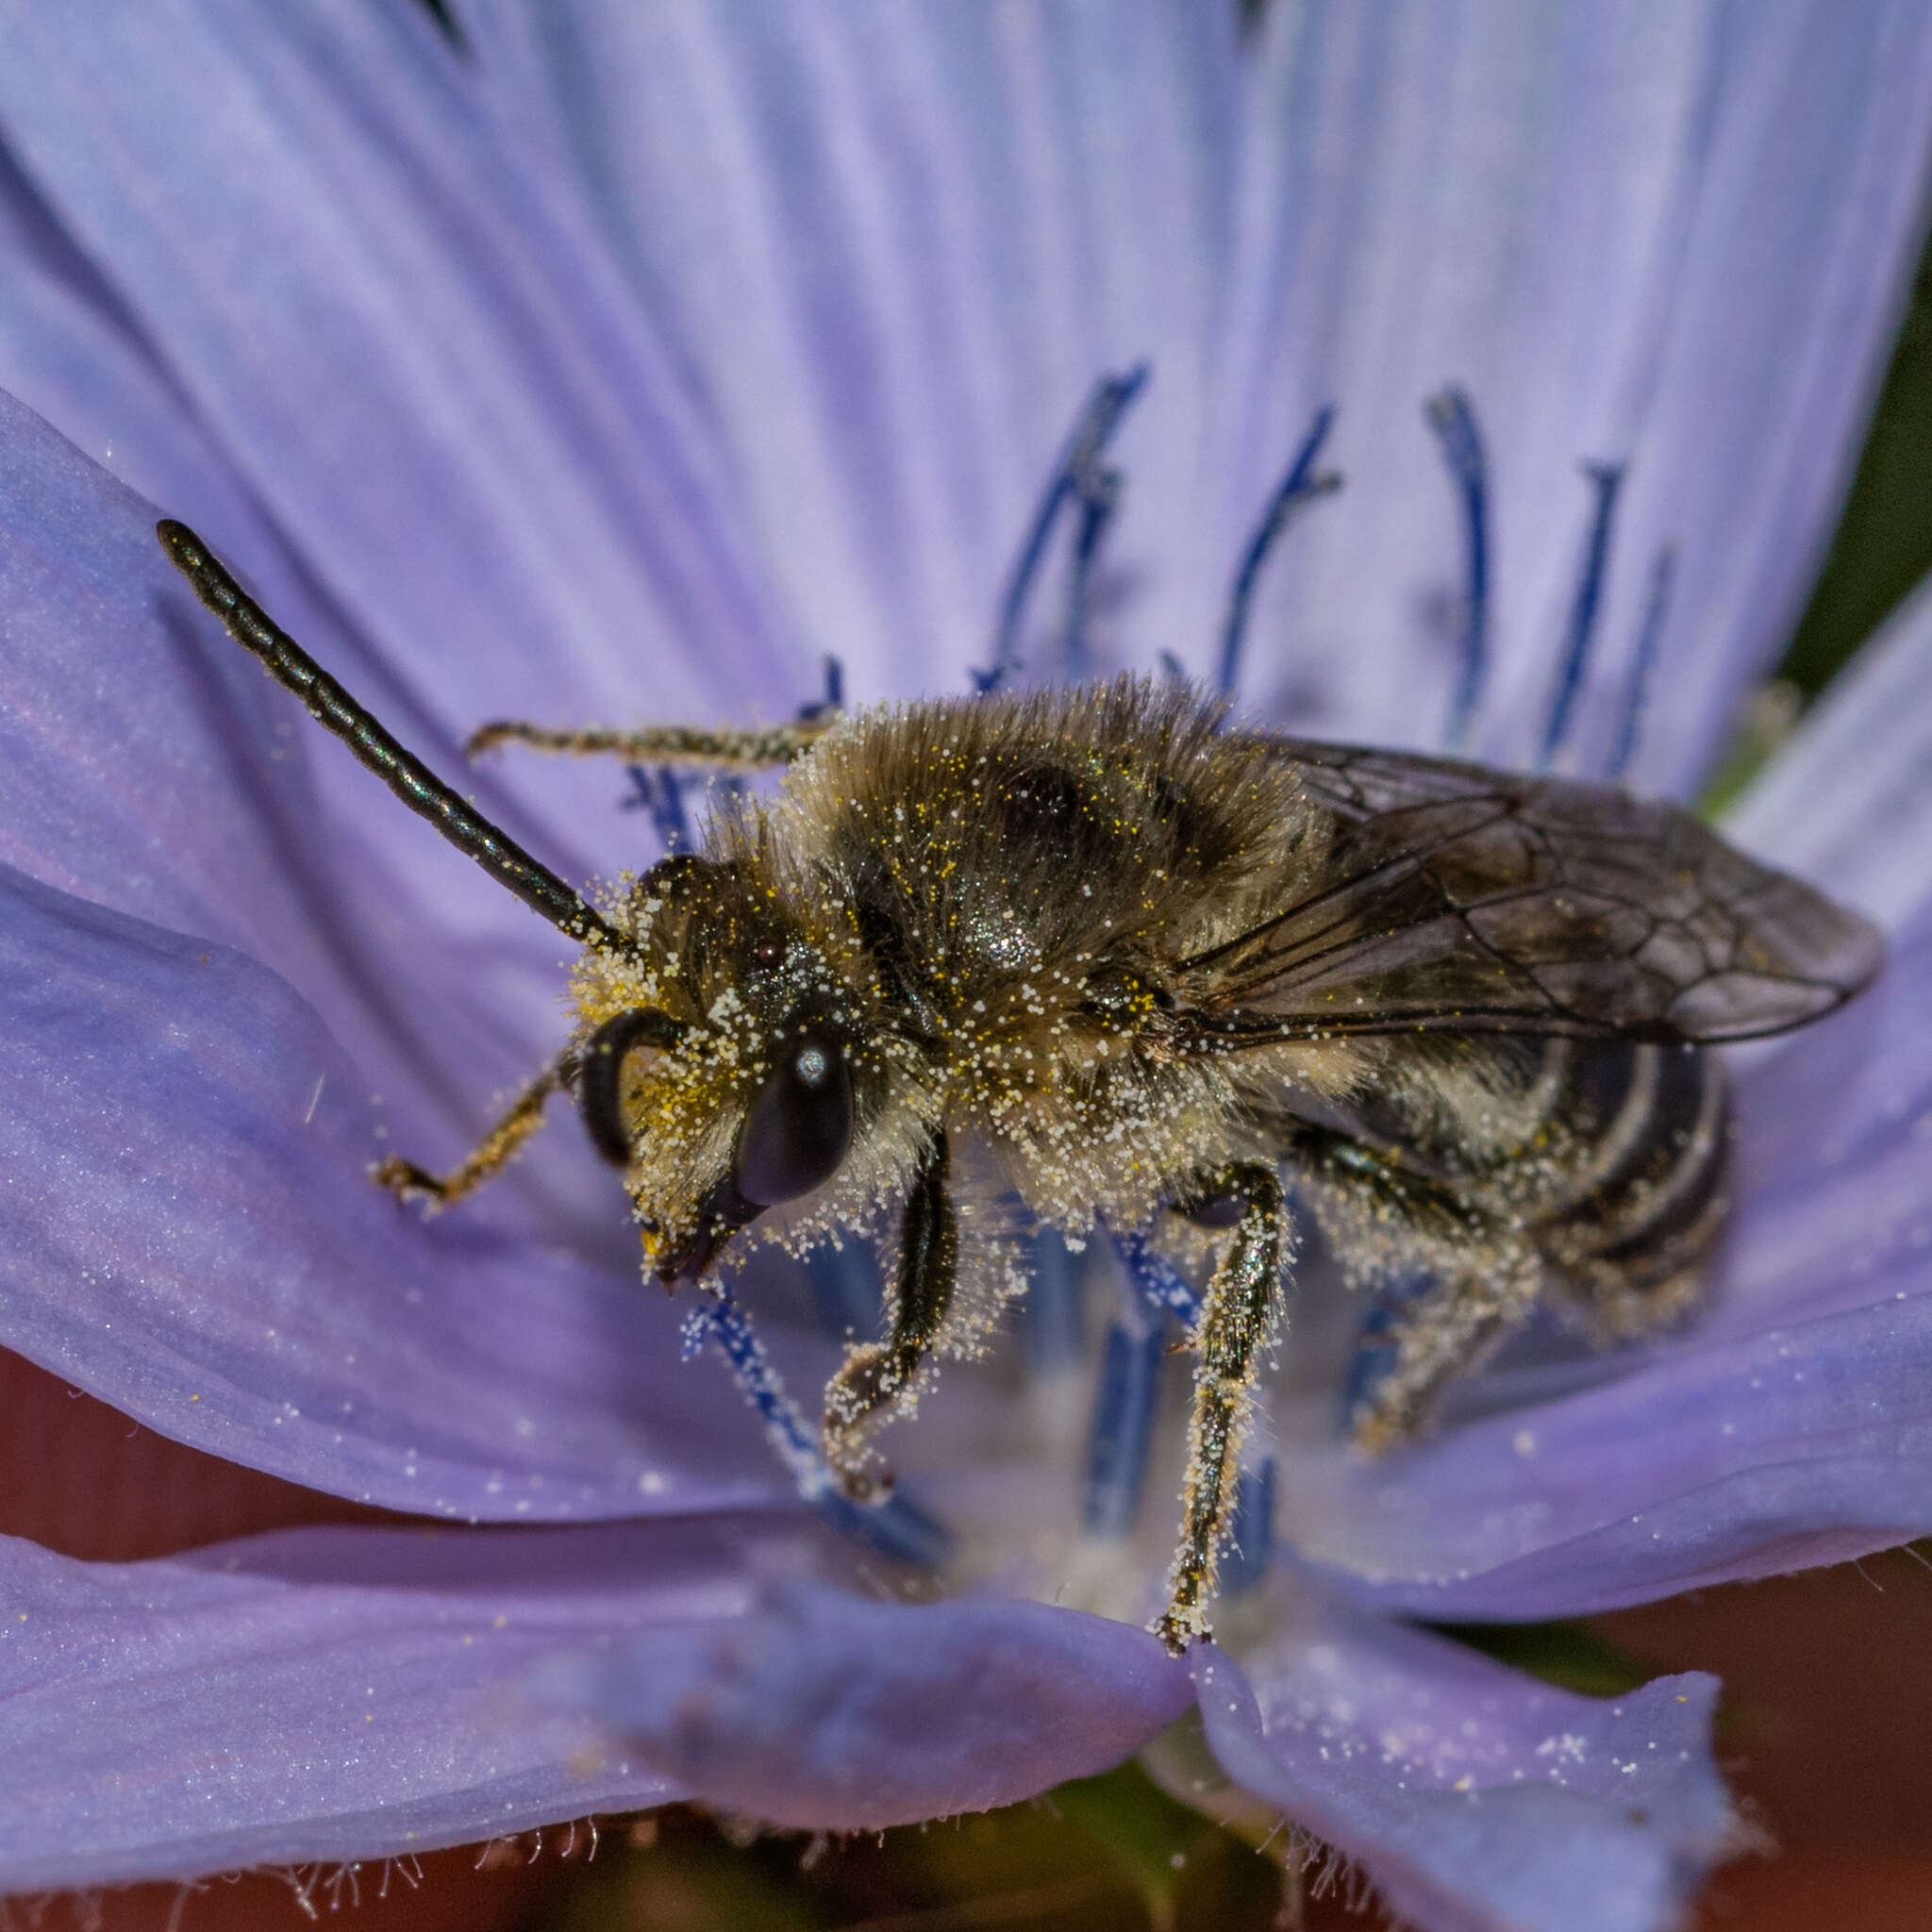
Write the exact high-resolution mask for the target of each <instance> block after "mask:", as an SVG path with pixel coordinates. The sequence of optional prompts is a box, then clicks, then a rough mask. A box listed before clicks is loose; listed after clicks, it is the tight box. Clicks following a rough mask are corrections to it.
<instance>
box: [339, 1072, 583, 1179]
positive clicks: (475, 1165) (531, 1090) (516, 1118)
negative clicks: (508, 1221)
mask: <svg viewBox="0 0 1932 1932" xmlns="http://www.w3.org/2000/svg"><path fill="white" fill-rule="evenodd" d="M571 1066H572V1062H571V1057H570V1056H569V1055H568V1054H564V1055H561V1056H560V1057H559V1058H557V1059H555V1060H553V1061H552V1062H551V1063H550V1064H549V1065H548V1066H547V1067H545V1068H544V1069H543V1071H542V1072H541V1074H538V1075H537V1077H536V1078H535V1079H534V1080H532V1081H531V1082H530V1083H529V1085H528V1086H527V1087H525V1089H524V1091H522V1092H521V1093H519V1094H518V1095H517V1097H516V1098H515V1099H514V1100H513V1101H512V1102H511V1103H510V1104H509V1106H508V1108H507V1109H506V1110H505V1111H504V1113H503V1114H502V1116H501V1117H500V1118H499V1119H498V1120H497V1122H496V1124H494V1125H493V1126H492V1127H491V1129H490V1131H489V1132H488V1133H487V1134H485V1135H484V1137H483V1138H482V1140H481V1141H478V1142H477V1143H476V1145H475V1148H474V1149H472V1151H471V1153H470V1155H469V1157H468V1158H466V1159H465V1160H464V1161H463V1162H462V1164H461V1165H460V1166H458V1167H454V1168H452V1169H451V1170H450V1171H449V1173H448V1174H431V1173H430V1172H429V1171H428V1169H427V1168H422V1167H418V1166H417V1165H416V1164H415V1162H414V1161H410V1160H405V1159H403V1158H401V1156H400V1155H395V1154H391V1156H390V1157H389V1158H388V1159H387V1160H384V1161H382V1162H381V1163H380V1164H379V1165H378V1166H376V1167H375V1169H373V1170H372V1174H371V1177H372V1178H373V1179H374V1180H375V1184H376V1185H377V1186H378V1187H383V1188H387V1189H388V1190H389V1191H390V1192H391V1193H392V1194H393V1195H394V1196H395V1197H396V1199H397V1200H399V1201H409V1200H419V1201H422V1202H424V1203H425V1205H426V1206H427V1207H428V1208H429V1209H430V1211H431V1212H432V1213H433V1212H434V1211H435V1210H436V1209H438V1208H447V1207H448V1206H449V1205H450V1204H451V1203H452V1202H453V1201H460V1200H461V1199H462V1198H463V1196H464V1195H465V1194H468V1193H472V1192H474V1191H475V1190H476V1189H477V1188H479V1187H481V1186H482V1185H483V1183H484V1182H485V1181H487V1180H488V1179H489V1178H490V1177H491V1175H492V1174H496V1173H497V1172H498V1171H499V1170H500V1169H502V1168H503V1167H504V1166H505V1165H506V1164H507V1163H508V1161H509V1160H510V1159H511V1158H512V1157H513V1156H514V1155H515V1154H516V1153H517V1152H518V1150H519V1149H520V1148H521V1147H522V1146H523V1144H524V1142H525V1141H527V1140H528V1139H529V1138H530V1136H531V1135H532V1134H534V1133H535V1132H536V1131H537V1129H538V1128H539V1127H541V1125H542V1124H543V1106H544V1103H545V1102H546V1101H547V1100H548V1099H549V1098H550V1096H551V1095H552V1094H553V1093H556V1092H558V1091H559V1090H560V1089H562V1088H563V1087H564V1086H566V1085H567V1084H568V1082H569V1079H570V1074H571Z"/></svg>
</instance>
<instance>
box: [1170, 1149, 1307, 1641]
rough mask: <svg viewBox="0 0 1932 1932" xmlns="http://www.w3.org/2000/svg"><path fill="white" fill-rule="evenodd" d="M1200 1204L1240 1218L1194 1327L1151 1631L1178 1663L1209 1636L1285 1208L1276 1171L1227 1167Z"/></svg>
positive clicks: (1276, 1305)
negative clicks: (1190, 1401) (1180, 1482)
mask: <svg viewBox="0 0 1932 1932" xmlns="http://www.w3.org/2000/svg"><path fill="white" fill-rule="evenodd" d="M1203 1200H1204V1201H1212V1202H1213V1203H1215V1204H1216V1205H1217V1206H1218V1204H1219V1203H1220V1202H1222V1201H1224V1200H1227V1201H1239V1202H1240V1203H1241V1211H1240V1217H1239V1219H1238V1220H1237V1221H1236V1222H1235V1224H1234V1233H1233V1235H1232V1237H1231V1238H1230V1240H1229V1242H1228V1248H1227V1253H1226V1255H1225V1256H1224V1257H1223V1258H1222V1262H1221V1265H1220V1267H1218V1268H1217V1269H1216V1270H1215V1271H1214V1278H1213V1280H1212V1281H1210V1282H1209V1283H1208V1294H1207V1299H1206V1300H1205V1301H1204V1302H1203V1304H1202V1307H1201V1319H1200V1322H1199V1324H1197V1326H1196V1328H1195V1330H1194V1349H1195V1352H1196V1354H1197V1355H1198V1356H1199V1357H1200V1365H1199V1367H1198V1368H1197V1369H1196V1370H1195V1372H1194V1407H1193V1413H1192V1415H1191V1418H1190V1420H1189V1424H1188V1475H1187V1482H1186V1484H1185V1486H1184V1488H1183V1489H1182V1491H1181V1508H1182V1517H1183V1524H1182V1529H1181V1541H1180V1546H1179V1548H1178V1549H1176V1550H1175V1552H1174V1569H1173V1571H1172V1573H1171V1574H1170V1577H1169V1594H1168V1603H1167V1607H1166V1609H1164V1610H1163V1611H1162V1612H1161V1613H1160V1616H1159V1617H1158V1620H1157V1621H1156V1623H1155V1624H1154V1634H1155V1635H1156V1636H1157V1637H1158V1638H1159V1639H1160V1641H1162V1642H1163V1643H1164V1644H1166V1645H1167V1647H1168V1649H1169V1650H1171V1651H1172V1652H1173V1653H1174V1655H1175V1656H1176V1657H1178V1656H1180V1655H1181V1653H1182V1652H1183V1651H1185V1650H1186V1649H1187V1647H1188V1646H1189V1644H1191V1643H1196V1642H1200V1641H1205V1640H1206V1639H1207V1638H1208V1635H1209V1634H1210V1633H1209V1631H1208V1615H1207V1606H1208V1600H1209V1599H1210V1598H1211V1597H1212V1596H1213V1594H1214V1579H1215V1573H1216V1570H1217V1568H1218V1567H1219V1563H1220V1556H1221V1549H1220V1546H1221V1541H1222V1539H1223V1537H1224V1535H1225V1534H1226V1531H1227V1526H1228V1523H1229V1521H1230V1520H1231V1518H1232V1516H1233V1513H1234V1491H1235V1484H1234V1475H1235V1471H1236V1468H1237V1466H1238V1463H1239V1460H1240V1457H1241V1438H1242V1437H1243V1436H1244V1435H1245V1434H1246V1433H1247V1427H1248V1422H1249V1419H1250V1415H1251V1412H1252V1410H1253V1407H1254V1391H1255V1377H1256V1375H1257V1373H1258V1371H1259V1368H1260V1355H1261V1351H1262V1350H1263V1349H1264V1348H1266V1347H1267V1345H1268V1343H1269V1341H1271V1339H1272V1338H1273V1336H1274V1327H1275V1324H1276V1321H1277V1319H1278V1317H1279V1314H1280V1309H1281V1274H1282V1270H1283V1268H1284V1267H1285V1266H1286V1264H1287V1261H1288V1234H1289V1229H1288V1207H1287V1203H1286V1201H1285V1200H1284V1198H1283V1195H1282V1189H1281V1181H1280V1178H1279V1176H1278V1175H1277V1174H1275V1173H1274V1169H1273V1168H1268V1167H1261V1166H1258V1165H1255V1164H1243V1165H1241V1166H1238V1167H1231V1168H1229V1169H1227V1170H1226V1171H1225V1172H1224V1173H1222V1174H1216V1175H1214V1176H1213V1177H1212V1179H1211V1180H1210V1181H1208V1183H1207V1184H1206V1186H1205V1187H1204V1190H1203ZM1181 1211H1182V1212H1184V1213H1185V1212H1186V1211H1188V1210H1187V1208H1185V1207H1183V1208H1182V1209H1181Z"/></svg>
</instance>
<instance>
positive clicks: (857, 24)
mask: <svg viewBox="0 0 1932 1932" xmlns="http://www.w3.org/2000/svg"><path fill="white" fill-rule="evenodd" d="M473 16H474V19H475V27H476V33H477V41H478V54H479V64H480V66H481V69H482V71H483V74H484V75H485V84H486V86H488V87H489V88H490V89H491V91H492V92H493V93H494V94H495V95H496V96H497V97H498V98H499V99H500V100H501V101H502V103H503V106H504V110H505V112H506V114H507V115H508V116H509V117H510V118H511V119H513V120H514V121H516V122H517V123H518V124H519V125H523V126H525V127H534V128H536V129H537V130H538V131H539V132H540V134H541V136H542V137H543V138H544V139H545V140H546V141H547V142H548V143H549V145H550V146H551V147H552V148H553V150H554V151H555V152H556V153H557V154H558V157H559V160H560V163H561V165H563V166H565V167H567V168H568V169H570V170H571V171H572V173H573V174H574V175H576V176H577V178H578V179H579V180H580V181H581V183H582V186H583V189H584V191H585V192H586V194H587V197H588V199H589V200H590V201H591V205H592V206H593V207H594V208H595V209H596V213H597V218H598V220H599V222H600V224H601V225H602V226H603V228H604V229H605V232H606V233H607V234H608V235H609V236H610V238H611V240H612V243H613V246H614V248H615V250H616V252H617V254H618V256H619V258H620V259H622V260H623V261H624V262H625V266H626V269H627V271H628V273H629V275H630V277H631V280H632V284H633V286H634V288H635V289H636V290H637V291H638V292H639V295H640V297H641V300H642V301H643V302H645V303H646V304H648V305H649V306H650V308H652V310H653V312H654V313H656V314H658V315H659V316H661V317H663V318H664V320H665V322H666V325H667V326H668V327H669V328H670V329H671V330H672V331H673V332H674V333H675V338H676V340H677V341H678V342H679V343H680V344H681V346H682V347H683V349H684V351H685V353H686V354H687V355H688V356H689V357H690V358H691V361H692V363H693V365H694V366H695V367H696V368H698V369H699V370H701V371H702V373H703V382H704V387H705V391H706V393H707V395H708V397H709V398H710V399H711V400H712V402H713V405H714V407H715V408H716V411H717V417H718V421H719V424H720V426H721V430H722V433H723V434H724V436H725V437H726V438H727V439H728V441H729V442H730V444H731V446H732V448H733V450H734V451H735V452H736V454H737V456H738V458H739V461H740V465H741V472H742V474H743V475H744V478H745V483H746V490H747V492H748V495H749V497H750V500H751V513H752V518H753V525H754V528H755V530H756V533H757V537H758V544H759V548H760V551H761V554H763V555H764V556H765V557H767V558H770V559H771V562H772V565H773V568H774V572H775V574H776V575H777V577H778V579H779V581H780V582H781V584H782V585H783V587H784V591H785V595H786V599H787V604H788V608H790V609H791V612H792V613H794V617H795V621H796V623H797V625H798V628H799V629H800V631H801V632H802V633H803V634H804V635H805V636H807V637H809V638H810V639H812V640H813V641H815V642H816V643H817V644H818V645H819V646H820V647H821V648H823V649H825V650H831V651H836V652H839V653H840V654H841V655H842V656H843V657H844V658H845V659H846V662H847V669H848V672H849V674H850V675H851V679H852V688H853V689H854V690H855V691H857V692H858V693H860V694H862V695H863V696H864V697H865V698H867V699H874V698H877V697H882V696H887V695H891V696H900V695H908V694H912V693H917V692H926V691H935V690H941V691H943V690H949V689H950V690H957V689H959V688H961V687H962V686H963V684H964V674H965V671H966V668H967V667H968V665H969V664H983V663H984V662H985V661H986V660H987V658H988V656H989V652H990V646H991V635H992V628H993V623H994V618H995V614H996V608H997V604H998V600H999V597H1000V594H1001V591H1002V589H1003V587H1004V581H1005V578H1006V575H1007V573H1008V569H1009V567H1010V565H1011V562H1012V559H1013V557H1014V555H1015V553H1016V551H1017V549H1018V547H1019V544H1020V541H1021V539H1022V535H1023V532H1024V528H1025V525H1026V522H1027V519H1028V517H1029V516H1030V514H1031V512H1032V509H1033V507H1034V504H1035V502H1036V500H1037V499H1038V497H1039V495H1040V492H1041V490H1042V489H1043V487H1044V485H1045V483H1046V481H1047V477H1048V475H1049V472H1050V470H1051V468H1052V466H1053V463H1054V460H1055V457H1056V454H1057V452H1058V447H1059V445H1060V443H1061V441H1062V440H1063V439H1064V437H1065V436H1066V434H1067V432H1068V430H1069V429H1070V427H1071V425H1072V424H1073V421H1074V415H1075V413H1076V411H1077V409H1078V408H1079V405H1080V403H1081V400H1082V398H1083V397H1084V396H1085V395H1086V394H1087V392H1088V391H1089V390H1090V389H1091V386H1092V385H1093V383H1094V382H1095V381H1096V380H1097V379H1098V378H1099V377H1100V376H1101V375H1104V374H1106V373H1108V371H1113V370H1119V369H1122V368H1124V367H1125V366H1127V365H1130V364H1132V363H1134V362H1137V361H1139V360H1141V358H1151V360H1152V362H1153V364H1154V368H1155V378H1154V381H1153V384H1152V386H1151V388H1150V389H1149V391H1148V392H1147V394H1146V396H1145V397H1144V398H1143V399H1141V401H1140V402H1139V403H1137V404H1136V406H1135V410H1134V413H1133V416H1132V418H1131V420H1130V422H1129V424H1128V425H1127V427H1126V428H1125V430H1124V432H1123V435H1122V438H1121V446H1122V447H1123V448H1124V449H1126V450H1128V451H1130V452H1131V457H1130V459H1129V467H1130V470H1131V479H1130V482H1129V485H1128V489H1127V493H1126V498H1125V505H1124V513H1123V518H1122V523H1121V527H1120V529H1119V530H1118V532H1116V533H1115V535H1114V536H1113V537H1112V538H1111V539H1110V540H1109V542H1110V551H1109V554H1110V556H1111V557H1112V558H1114V559H1115V565H1116V568H1117V570H1118V571H1119V572H1121V573H1124V574H1128V575H1130V577H1131V581H1132V583H1133V586H1134V592H1135V597H1136V601H1137V603H1138V602H1144V597H1145V594H1146V592H1147V590H1148V580H1149V579H1150V577H1154V578H1158V577H1159V576H1161V575H1167V576H1170V577H1171V576H1172V575H1173V573H1174V563H1175V560H1176V559H1175V557H1174V552H1175V551H1176V550H1177V549H1182V548H1184V547H1185V544H1186V541H1187V538H1188V534H1189V519H1190V511H1189V505H1190V502H1191V496H1192V492H1193V489H1194V485H1195V477H1194V474H1193V464H1194V461H1195V459H1196V456H1197V437H1198V427H1199V424H1200V421H1201V418H1202V413H1203V409H1204V407H1205V391H1206V387H1207V385H1208V382H1209V380H1210V379H1211V372H1212V370H1213V367H1214V363H1213V357H1212V350H1211V337H1212V330H1213V326H1214V319H1215V315H1216V312H1217V308H1218V305H1219V301H1220V291H1221V289H1222V287H1223V284H1224V279H1225V249H1226V242H1227V196H1228V189H1229V184H1230V179H1231V175H1232V168H1233V150H1234V146H1235V142H1236V140H1237V138H1238V117H1237V94H1236V70H1235V45H1234V26H1235V21H1234V15H1233V13H1232V12H1231V11H1230V10H1229V9H1227V8H1199V7H1182V8H1175V7H1172V6H1164V5H1159V4H1132V5H1128V6H1126V7H1114V8H1109V9H1107V10H1105V11H1103V12H1099V13H1092V14H1089V13H1086V12H1084V11H1082V10H1080V9H1075V8H1044V9H1039V8H1035V9H1026V8H1022V9H1018V10H1012V11H1008V12H1004V13H1002V12H998V11H995V10H989V9H983V8H939V9H922V8H913V9H908V8H897V7H893V6H891V4H889V0H888V4H885V5H869V6H847V7H840V8H791V9H781V10H777V11H774V10H773V9H771V8H760V7H757V6H730V7H723V8H720V7H709V6H697V5H680V6H673V7H660V8H652V9H650V10H648V11H647V12H640V11H639V10H638V9H636V8H627V7H624V6H617V5H600V4H589V5H582V6H575V7H571V8H554V7H544V6H529V5H523V4H519V0H501V4H487V5H484V6H481V7H479V8H474V9H472V10H471V14H470V15H466V18H471V17H473ZM1240 534H1241V533H1240V532H1237V531H1227V532H1224V533H1222V537H1223V541H1222V542H1221V544H1220V545H1219V547H1218V549H1217V551H1216V552H1215V561H1214V568H1215V570H1216V571H1217V573H1219V572H1223V571H1224V570H1225V569H1226V568H1227V567H1228V563H1229V561H1230V559H1231V558H1232V554H1233V551H1234V548H1235V545H1236V543H1237V542H1238V541H1239V537H1240ZM1123 580H1126V578H1125V577H1124V579H1123ZM1157 628H1158V620H1157V618H1156V617H1155V615H1154V613H1153V611H1152V610H1151V609H1141V610H1140V611H1138V612H1137V615H1136V619H1135V625H1134V629H1135V636H1136V645H1135V652H1136V656H1137V659H1138V661H1139V662H1140V663H1141V664H1142V665H1143V666H1144V665H1146V664H1149V663H1151V661H1152V658H1153V650H1154V643H1155V641H1156V637H1155V632H1156V629H1157ZM1158 641H1168V640H1167V639H1165V638H1161V639H1159V640H1158Z"/></svg>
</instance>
